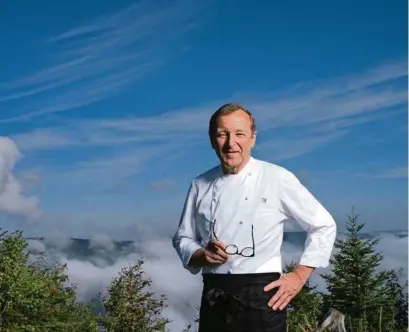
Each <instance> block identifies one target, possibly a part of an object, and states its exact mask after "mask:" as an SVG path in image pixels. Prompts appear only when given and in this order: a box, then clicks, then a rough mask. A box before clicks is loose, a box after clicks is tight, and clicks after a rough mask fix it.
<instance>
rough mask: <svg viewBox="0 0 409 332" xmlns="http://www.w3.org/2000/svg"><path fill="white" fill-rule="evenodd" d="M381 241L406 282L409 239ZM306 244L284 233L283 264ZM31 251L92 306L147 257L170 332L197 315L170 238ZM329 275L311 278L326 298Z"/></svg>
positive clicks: (98, 239) (194, 280)
mask: <svg viewBox="0 0 409 332" xmlns="http://www.w3.org/2000/svg"><path fill="white" fill-rule="evenodd" d="M380 235H381V236H382V239H381V241H380V242H379V244H378V245H377V246H376V249H377V250H378V252H381V253H382V254H383V255H384V257H385V258H384V260H383V263H382V266H381V268H383V269H389V268H399V267H402V268H403V269H404V278H405V279H407V277H408V275H407V262H408V252H407V247H408V239H407V235H406V237H405V236H398V235H397V234H390V233H388V234H380ZM342 237H344V236H343V235H340V238H342ZM304 239H305V235H304V234H299V233H298V234H296V233H294V234H291V233H290V234H288V233H286V240H285V241H284V243H283V247H282V253H283V263H284V264H287V263H289V262H291V261H297V260H298V259H299V257H300V255H301V253H302V248H303V241H304ZM28 250H29V252H30V253H31V256H32V257H31V259H35V258H36V257H38V255H39V254H41V253H45V254H46V255H47V257H49V258H50V259H52V260H58V261H60V262H62V263H67V268H68V275H69V277H70V280H71V282H72V283H74V284H76V285H77V297H78V300H79V301H88V300H91V299H93V298H95V297H96V295H97V294H98V293H102V294H105V291H106V288H107V286H108V285H109V283H110V281H111V280H112V279H113V278H115V277H117V276H118V273H119V271H120V270H121V269H122V268H123V267H126V266H130V265H133V264H135V263H136V262H137V261H138V259H139V258H141V257H143V258H144V261H145V263H144V270H145V272H146V275H147V276H148V277H150V278H151V279H152V287H153V291H154V292H155V293H156V294H158V295H159V294H166V295H167V298H168V301H167V303H168V306H169V307H168V308H167V309H166V310H165V315H166V316H167V317H168V318H169V319H171V320H172V323H171V324H170V326H169V327H170V329H171V331H179V332H180V331H182V330H183V329H184V328H185V327H186V326H187V325H188V324H189V323H191V322H192V320H193V318H194V317H195V315H196V314H197V312H196V309H195V308H197V307H198V305H199V300H200V293H201V282H202V280H201V276H200V275H191V274H190V273H189V272H187V271H185V270H184V269H183V268H182V266H181V263H180V261H179V259H178V257H177V255H176V253H175V251H174V250H173V248H172V245H171V240H170V238H169V237H166V238H162V239H157V238H155V239H145V240H144V241H138V242H131V241H126V242H124V241H123V242H115V241H113V240H112V239H111V238H110V237H109V236H108V235H106V234H101V235H96V236H94V237H92V238H91V239H89V240H84V239H83V240H81V239H63V238H58V239H53V238H52V237H51V238H50V237H47V238H44V239H40V240H38V239H30V240H29V248H28ZM327 271H328V268H327V269H319V270H318V271H316V272H314V274H313V275H312V277H311V282H312V284H314V285H317V286H318V290H319V291H323V292H325V284H324V282H323V280H322V279H321V277H320V276H319V273H324V272H327Z"/></svg>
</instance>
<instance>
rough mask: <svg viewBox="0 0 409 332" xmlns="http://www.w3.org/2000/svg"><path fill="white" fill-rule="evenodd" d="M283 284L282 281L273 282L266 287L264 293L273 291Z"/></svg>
mask: <svg viewBox="0 0 409 332" xmlns="http://www.w3.org/2000/svg"><path fill="white" fill-rule="evenodd" d="M281 283H282V281H281V280H276V281H273V282H271V283H269V284H268V285H267V286H266V287H264V291H265V292H268V291H270V290H272V289H273V288H276V287H279V286H281Z"/></svg>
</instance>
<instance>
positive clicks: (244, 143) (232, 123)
mask: <svg viewBox="0 0 409 332" xmlns="http://www.w3.org/2000/svg"><path fill="white" fill-rule="evenodd" d="M255 141H256V133H255V132H252V130H251V120H250V117H249V115H248V114H247V113H245V112H244V111H242V110H238V111H236V112H233V113H230V114H228V115H223V116H221V117H219V119H218V121H217V129H216V134H215V137H213V140H212V146H213V148H214V149H215V151H216V154H217V156H218V157H219V159H220V162H221V164H222V165H223V167H224V168H226V169H227V170H229V171H230V172H233V173H236V172H238V171H239V170H240V169H241V168H242V167H243V166H244V164H245V163H246V162H247V161H248V159H249V158H250V152H251V149H252V148H253V147H254V144H255Z"/></svg>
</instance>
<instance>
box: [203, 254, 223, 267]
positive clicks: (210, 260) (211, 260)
mask: <svg viewBox="0 0 409 332" xmlns="http://www.w3.org/2000/svg"><path fill="white" fill-rule="evenodd" d="M206 262H207V263H208V264H210V265H215V264H223V263H224V262H223V261H222V260H220V259H216V258H213V257H212V256H210V255H209V256H207V257H206Z"/></svg>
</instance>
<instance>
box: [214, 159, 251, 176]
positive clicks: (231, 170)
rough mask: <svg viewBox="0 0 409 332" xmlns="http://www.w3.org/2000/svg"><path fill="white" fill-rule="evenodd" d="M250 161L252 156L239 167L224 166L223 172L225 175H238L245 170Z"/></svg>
mask: <svg viewBox="0 0 409 332" xmlns="http://www.w3.org/2000/svg"><path fill="white" fill-rule="evenodd" d="M249 160H250V156H248V157H247V158H246V159H245V160H243V162H242V163H241V164H240V165H237V166H227V165H224V164H222V165H221V166H222V170H223V173H224V174H238V173H239V172H240V171H241V170H242V169H243V168H244V166H246V165H247V163H248V162H249Z"/></svg>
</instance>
